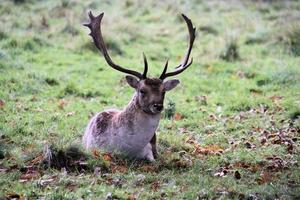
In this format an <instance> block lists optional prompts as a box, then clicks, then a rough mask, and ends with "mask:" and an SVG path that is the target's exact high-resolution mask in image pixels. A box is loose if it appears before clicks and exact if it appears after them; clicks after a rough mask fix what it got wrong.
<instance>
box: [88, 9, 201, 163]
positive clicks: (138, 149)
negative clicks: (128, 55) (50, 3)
mask: <svg viewBox="0 0 300 200" xmlns="http://www.w3.org/2000/svg"><path fill="white" fill-rule="evenodd" d="M88 16H89V20H90V22H89V23H86V24H83V25H84V26H86V27H88V28H89V29H90V31H91V32H90V33H89V35H90V36H91V37H92V40H93V42H94V44H95V46H96V47H97V49H98V50H99V51H100V52H101V53H102V55H103V57H104V59H105V61H106V63H107V64H108V65H109V66H110V67H112V68H113V69H115V70H117V71H120V72H123V73H125V74H127V75H126V76H125V78H126V81H127V83H128V85H129V86H131V87H132V88H134V89H135V92H134V94H133V97H132V98H131V100H130V102H129V103H128V105H127V106H125V108H124V109H123V110H117V109H107V110H105V111H103V112H99V113H97V114H96V115H95V116H94V117H92V118H91V120H90V121H89V123H88V125H87V127H86V130H85V133H84V135H83V138H82V140H83V145H84V147H85V148H86V149H92V148H98V149H103V150H106V151H109V152H118V153H121V154H124V155H126V156H129V157H131V158H134V159H144V160H148V161H150V162H152V161H155V159H156V158H158V152H157V138H156V129H157V128H158V125H159V121H160V115H161V112H162V111H163V108H164V98H165V93H166V92H168V91H170V90H172V89H173V88H175V87H176V86H177V85H178V84H179V83H180V81H179V80H177V79H172V80H165V79H166V78H168V77H172V76H175V75H178V74H180V73H181V72H183V71H184V70H186V69H187V68H188V67H189V66H191V64H192V63H193V58H191V59H189V57H190V54H191V51H192V48H193V43H194V40H195V31H196V28H195V27H193V24H192V21H191V20H190V19H189V18H188V17H187V16H185V15H184V14H182V17H183V19H184V20H185V22H186V24H187V28H188V31H189V45H188V50H187V52H186V54H185V57H184V58H183V60H182V62H181V64H180V65H178V66H177V67H175V69H174V70H173V71H171V72H167V68H168V59H167V61H166V63H165V65H164V68H163V71H162V73H161V75H160V76H159V77H158V78H149V77H147V72H148V61H147V58H146V56H145V54H144V53H143V61H144V71H143V73H140V72H138V71H134V70H131V69H128V68H126V67H122V66H121V65H118V64H116V63H115V62H114V61H113V60H112V59H111V57H110V55H109V53H108V50H107V47H106V44H105V42H104V39H103V36H102V32H101V21H102V18H103V16H104V13H101V14H100V15H98V16H94V15H93V13H92V12H91V11H89V13H88Z"/></svg>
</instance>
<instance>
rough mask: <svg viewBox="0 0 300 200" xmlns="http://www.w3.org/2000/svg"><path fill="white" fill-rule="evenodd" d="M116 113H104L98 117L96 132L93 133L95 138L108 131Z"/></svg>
mask: <svg viewBox="0 0 300 200" xmlns="http://www.w3.org/2000/svg"><path fill="white" fill-rule="evenodd" d="M115 113H116V112H102V113H100V114H99V115H98V117H97V119H96V126H95V128H96V130H95V131H94V132H93V133H94V135H95V136H97V135H100V134H102V133H104V132H105V131H106V129H107V127H108V126H109V124H110V123H111V119H112V118H113V116H114V114H115Z"/></svg>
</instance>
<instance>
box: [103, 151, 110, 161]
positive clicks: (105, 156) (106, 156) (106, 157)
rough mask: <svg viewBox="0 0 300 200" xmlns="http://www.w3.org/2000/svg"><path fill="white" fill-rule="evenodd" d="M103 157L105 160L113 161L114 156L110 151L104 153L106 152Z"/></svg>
mask: <svg viewBox="0 0 300 200" xmlns="http://www.w3.org/2000/svg"><path fill="white" fill-rule="evenodd" d="M102 157H103V160H105V161H107V162H111V161H112V156H111V154H110V153H104V154H103V155H102Z"/></svg>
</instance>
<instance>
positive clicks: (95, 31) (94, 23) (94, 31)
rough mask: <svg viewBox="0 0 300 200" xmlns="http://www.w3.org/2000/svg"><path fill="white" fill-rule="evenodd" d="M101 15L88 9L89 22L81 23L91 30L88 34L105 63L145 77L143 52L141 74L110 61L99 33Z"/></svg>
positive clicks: (146, 65) (146, 66)
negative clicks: (95, 14) (142, 70)
mask: <svg viewBox="0 0 300 200" xmlns="http://www.w3.org/2000/svg"><path fill="white" fill-rule="evenodd" d="M103 15H104V13H101V14H100V15H98V16H96V17H95V16H94V15H93V13H92V12H91V11H90V12H89V18H90V23H88V24H83V25H84V26H87V27H88V28H89V29H90V30H91V33H90V34H89V35H90V36H91V37H92V38H93V41H94V43H95V45H96V47H97V48H98V49H99V50H100V51H101V52H102V54H103V56H104V58H105V60H106V62H107V64H108V65H109V66H111V67H112V68H114V69H116V70H118V71H120V72H123V73H127V74H131V75H133V76H136V77H138V78H139V79H146V78H147V71H148V63H147V58H146V56H145V54H143V57H144V64H145V66H144V72H143V74H141V73H139V72H137V71H133V70H130V69H126V68H124V67H121V66H120V65H117V64H115V63H114V62H113V61H112V59H111V58H110V56H109V54H108V52H107V48H106V45H105V43H104V40H103V36H102V33H101V20H102V18H103Z"/></svg>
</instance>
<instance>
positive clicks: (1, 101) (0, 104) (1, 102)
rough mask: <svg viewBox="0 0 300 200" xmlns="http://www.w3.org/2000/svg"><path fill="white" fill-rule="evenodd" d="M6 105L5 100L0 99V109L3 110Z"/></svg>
mask: <svg viewBox="0 0 300 200" xmlns="http://www.w3.org/2000/svg"><path fill="white" fill-rule="evenodd" d="M4 105H5V102H4V100H2V99H0V109H3V108H4Z"/></svg>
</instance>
